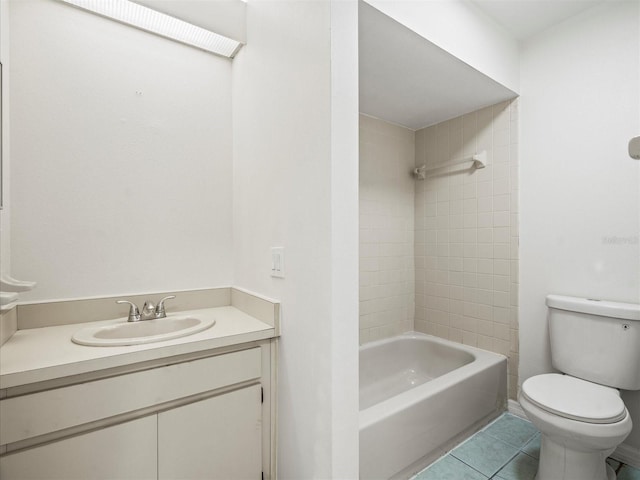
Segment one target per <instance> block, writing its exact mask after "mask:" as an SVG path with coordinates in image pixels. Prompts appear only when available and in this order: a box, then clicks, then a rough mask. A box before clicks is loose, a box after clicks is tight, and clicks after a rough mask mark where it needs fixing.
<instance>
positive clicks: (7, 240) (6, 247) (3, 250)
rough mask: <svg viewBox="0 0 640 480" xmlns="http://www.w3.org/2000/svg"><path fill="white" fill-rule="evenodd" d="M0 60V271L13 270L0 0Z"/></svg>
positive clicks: (5, 33) (4, 18) (5, 31)
mask: <svg viewBox="0 0 640 480" xmlns="http://www.w3.org/2000/svg"><path fill="white" fill-rule="evenodd" d="M0 62H2V65H3V72H2V74H3V75H2V92H3V94H2V192H3V193H2V196H3V202H2V203H3V208H2V210H0V273H10V272H11V202H10V192H9V188H10V187H9V175H10V172H11V165H10V163H11V159H10V157H9V153H10V150H9V95H8V92H9V3H8V0H0Z"/></svg>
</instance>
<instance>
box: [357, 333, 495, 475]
mask: <svg viewBox="0 0 640 480" xmlns="http://www.w3.org/2000/svg"><path fill="white" fill-rule="evenodd" d="M506 391H507V359H506V358H505V357H504V356H502V355H498V354H495V353H491V352H487V351H484V350H479V349H477V348H472V347H467V346H465V345H460V344H457V343H453V342H450V341H447V340H443V339H440V338H437V337H433V336H431V335H424V334H421V333H415V332H410V333H406V334H404V335H400V336H398V337H393V338H390V339H386V340H381V341H378V342H373V343H369V344H366V345H364V346H362V347H360V478H362V479H388V478H408V477H410V476H411V475H412V474H414V473H416V472H418V471H419V470H421V469H422V468H424V467H425V466H426V465H428V464H429V463H431V462H432V461H433V460H435V459H436V458H437V457H439V456H440V455H442V454H444V453H445V452H446V451H447V450H448V449H450V448H451V447H453V445H454V444H455V443H457V442H458V441H459V440H461V439H462V438H463V437H464V436H466V435H468V434H470V433H472V432H473V431H475V430H477V429H478V428H480V427H481V426H482V425H484V424H485V423H487V422H489V421H490V420H492V419H493V418H495V417H496V416H497V415H498V414H499V413H500V412H502V411H504V409H505V406H506V401H507V392H506Z"/></svg>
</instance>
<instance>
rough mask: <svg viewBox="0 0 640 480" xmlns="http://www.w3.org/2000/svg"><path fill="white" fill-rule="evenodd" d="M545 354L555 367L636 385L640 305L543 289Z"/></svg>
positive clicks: (639, 370)
mask: <svg viewBox="0 0 640 480" xmlns="http://www.w3.org/2000/svg"><path fill="white" fill-rule="evenodd" d="M547 306H548V307H549V336H550V339H551V360H552V363H553V366H554V367H555V368H557V369H558V370H560V371H561V372H564V373H567V374H569V375H572V376H574V377H578V378H582V379H584V380H589V381H591V382H595V383H599V384H602V385H608V386H610V387H615V388H621V389H624V390H640V305H638V304H632V303H618V302H609V301H604V300H592V299H586V298H576V297H565V296H560V295H548V296H547Z"/></svg>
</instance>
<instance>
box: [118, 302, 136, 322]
mask: <svg viewBox="0 0 640 480" xmlns="http://www.w3.org/2000/svg"><path fill="white" fill-rule="evenodd" d="M116 303H128V304H129V305H130V307H129V318H128V319H127V321H128V322H137V321H139V320H140V310H138V306H137V305H136V304H135V303H133V302H130V301H129V300H116Z"/></svg>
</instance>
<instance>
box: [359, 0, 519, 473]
mask: <svg viewBox="0 0 640 480" xmlns="http://www.w3.org/2000/svg"><path fill="white" fill-rule="evenodd" d="M385 4H387V5H388V4H389V2H376V1H374V0H372V1H371V2H362V1H361V2H360V3H359V74H360V85H359V90H360V319H359V327H360V344H361V345H365V344H369V343H371V342H376V341H379V340H382V339H385V338H388V337H395V336H398V335H400V334H403V333H405V332H411V331H416V332H420V333H422V334H428V335H433V336H436V337H440V338H442V339H445V340H448V341H450V342H453V345H452V346H453V347H455V344H465V345H467V346H470V347H476V348H479V349H482V350H487V351H490V352H494V353H498V354H502V355H504V356H505V357H507V359H508V373H506V372H505V371H504V370H501V373H500V375H502V376H504V377H506V378H503V379H502V380H503V382H502V383H503V384H504V383H507V380H508V390H507V389H503V391H502V392H500V391H498V392H496V395H495V398H496V405H498V406H497V407H496V408H498V409H500V408H504V405H505V401H506V398H505V397H506V394H507V393H508V395H509V396H510V397H511V398H515V395H516V385H517V360H518V331H517V298H518V296H517V292H518V280H517V275H518V269H517V259H518V201H517V199H518V194H517V192H518V190H517V189H518V182H517V178H518V156H517V143H518V104H517V99H516V97H517V94H516V93H515V92H514V91H513V90H511V89H510V88H507V87H506V86H504V85H503V84H501V83H499V82H498V81H496V80H494V79H492V78H490V77H489V76H487V75H485V74H484V73H482V72H480V71H479V70H477V69H476V68H473V67H472V66H470V65H469V64H467V63H465V62H464V61H462V60H461V59H460V58H458V57H457V56H455V55H453V54H451V53H449V52H448V51H447V50H445V49H443V48H441V47H440V46H438V45H436V44H435V43H434V42H432V41H430V40H429V39H427V38H425V36H424V35H421V34H419V33H418V32H416V31H414V30H412V29H411V28H408V27H407V26H406V25H404V24H403V23H401V22H400V21H398V20H397V19H394V18H392V16H390V15H387V13H389V12H387V11H385V12H383V11H381V10H385ZM405 5H406V4H405ZM406 8H409V7H406ZM395 17H396V18H400V16H398V15H396V16H395ZM478 154H481V156H482V158H484V157H485V156H486V167H485V168H475V166H474V163H473V162H472V161H471V160H472V158H473V157H474V155H478ZM467 160H468V161H467ZM423 166H425V168H424V169H423V170H424V171H425V175H424V177H425V178H424V179H418V178H416V177H417V176H416V175H414V174H413V172H414V170H415V169H416V168H420V167H423ZM369 357H370V355H368V356H367V355H365V356H362V354H361V365H360V369H361V377H362V371H363V369H366V368H367V365H366V362H367V360H366V359H367V358H369ZM463 368H464V367H463ZM409 369H410V368H409ZM404 373H407V372H404ZM402 374H403V373H400V375H402ZM409 377H410V375H409ZM407 378H408V377H407ZM370 380H371V379H369V381H370ZM387 380H388V379H387ZM494 383H495V384H496V385H498V384H500V383H501V382H500V381H497V382H494ZM369 387H370V384H369ZM498 389H499V390H500V388H498ZM363 392H364V391H361V396H362V395H363V394H364V393H363ZM363 400H365V402H364V404H366V405H369V404H370V403H371V402H367V401H366V399H362V398H361V404H362V401H363ZM492 408H493V407H491V408H489V409H488V410H486V411H484V412H479V413H478V417H477V418H475V419H472V420H470V424H468V425H465V426H462V427H460V428H459V429H458V430H457V431H456V432H454V433H451V432H448V433H446V434H443V435H444V437H443V438H442V439H441V442H440V448H438V449H435V450H430V451H425V452H422V453H423V457H422V458H415V459H413V460H411V461H412V462H414V463H415V464H414V465H411V464H407V465H404V468H400V469H399V470H398V468H396V467H394V468H393V469H392V470H393V471H394V472H395V474H396V475H390V474H389V472H387V473H386V474H385V478H388V477H389V476H392V477H393V478H395V477H396V476H398V477H399V478H402V477H403V476H407V475H408V474H410V473H411V471H416V470H415V469H416V468H418V466H419V465H420V464H424V463H425V462H428V461H430V460H433V459H434V455H435V456H436V457H437V455H438V453H439V452H441V449H442V448H444V447H446V445H447V444H448V443H450V442H452V441H455V440H456V439H457V440H459V439H460V435H461V434H464V432H465V431H467V430H469V429H473V428H477V425H478V424H479V423H481V422H483V421H487V418H489V417H490V416H491V415H493V414H495V411H494V410H492ZM365 411H366V409H363V410H361V437H360V438H361V453H360V456H361V458H360V464H361V478H367V477H366V476H362V474H363V472H365V471H366V469H365V470H363V465H365V464H367V463H368V462H369V460H367V456H369V458H371V455H374V456H378V455H380V453H379V452H378V453H376V452H363V447H362V445H363V439H364V438H365V437H363V435H364V433H363V430H362V420H363V418H365V417H366V418H367V419H368V416H367V415H363V412H365ZM444 413H445V412H443V415H444ZM451 413H452V412H447V414H449V415H450V414H451ZM405 423H406V422H405ZM428 427H429V426H427V428H428ZM414 430H415V429H414ZM408 435H409V437H407V438H400V437H402V433H398V432H397V431H395V430H394V432H393V436H394V442H393V443H397V444H398V445H402V444H404V445H408V444H410V443H411V442H412V441H413V440H417V439H418V438H419V435H420V434H417V433H416V432H415V431H414V432H412V433H408ZM411 435H415V436H414V437H413V438H412V437H411ZM390 450H392V449H390ZM405 450H406V449H405ZM391 456H393V452H392V453H391ZM390 461H391V460H390ZM394 461H395V460H394ZM409 463H411V462H409ZM412 468H413V470H412Z"/></svg>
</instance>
